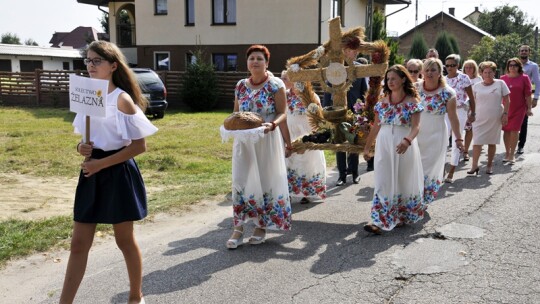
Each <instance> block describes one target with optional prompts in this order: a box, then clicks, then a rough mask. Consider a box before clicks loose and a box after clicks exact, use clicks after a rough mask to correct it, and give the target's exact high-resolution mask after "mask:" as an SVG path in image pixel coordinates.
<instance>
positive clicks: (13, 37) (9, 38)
mask: <svg viewBox="0 0 540 304" xmlns="http://www.w3.org/2000/svg"><path fill="white" fill-rule="evenodd" d="M0 43H4V44H22V43H21V39H20V38H19V36H17V34H13V33H4V34H2V41H1V42H0Z"/></svg>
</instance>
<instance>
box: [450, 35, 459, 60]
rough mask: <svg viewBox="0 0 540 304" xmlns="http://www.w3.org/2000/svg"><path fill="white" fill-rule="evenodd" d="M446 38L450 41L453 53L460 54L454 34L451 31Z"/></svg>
mask: <svg viewBox="0 0 540 304" xmlns="http://www.w3.org/2000/svg"><path fill="white" fill-rule="evenodd" d="M448 40H449V41H450V44H451V45H452V48H453V49H454V54H458V55H460V53H461V52H460V51H459V45H458V42H457V39H456V36H454V34H452V33H448ZM460 56H461V55H460Z"/></svg>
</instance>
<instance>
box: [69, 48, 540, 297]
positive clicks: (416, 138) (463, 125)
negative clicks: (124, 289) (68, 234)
mask: <svg viewBox="0 0 540 304" xmlns="http://www.w3.org/2000/svg"><path fill="white" fill-rule="evenodd" d="M358 45H359V41H342V48H343V52H344V56H346V57H347V58H348V59H350V60H349V62H353V64H354V65H357V64H360V63H357V62H356V61H354V60H355V59H356V57H357V56H358V50H357V49H358ZM529 54H530V47H529V46H527V45H523V46H520V48H519V57H515V58H510V59H508V61H507V62H506V66H505V75H503V76H502V77H500V79H496V78H495V75H496V72H497V66H496V64H495V63H493V62H491V61H485V62H481V63H480V64H479V65H477V63H476V62H475V61H473V60H467V61H465V62H464V63H463V72H462V71H461V70H460V64H461V58H460V56H459V55H457V54H451V55H449V56H447V57H446V58H445V60H444V64H443V62H442V61H441V60H440V59H439V58H438V52H437V51H436V50H435V49H430V50H429V52H428V53H427V55H426V58H425V59H423V60H420V59H409V60H408V61H407V62H406V63H405V64H404V65H401V64H397V65H394V66H391V67H389V68H388V69H387V70H386V72H385V74H384V78H383V92H382V95H381V98H380V100H379V101H378V102H377V103H376V105H375V107H374V113H375V117H374V123H373V125H372V128H371V130H370V133H369V135H368V136H367V139H366V143H365V146H364V150H363V158H364V159H365V160H366V162H367V163H368V171H371V170H374V171H375V172H374V193H373V200H372V207H371V223H369V224H367V225H365V226H364V229H365V230H366V231H368V232H370V233H374V234H381V233H383V231H390V230H392V229H394V228H395V227H400V226H403V225H406V224H412V223H416V222H418V221H420V220H421V219H422V218H423V217H424V214H425V211H426V209H427V207H428V205H429V204H430V203H432V202H433V200H435V199H436V198H437V194H438V192H439V189H440V187H441V185H442V184H443V183H444V182H446V183H453V182H454V173H455V171H456V168H457V166H458V163H459V162H460V161H462V160H463V161H469V153H468V151H469V147H470V145H471V144H472V150H473V153H472V165H471V168H470V170H469V171H468V172H467V174H469V175H478V174H479V171H480V168H479V158H480V156H481V151H482V146H483V145H488V149H487V166H486V169H485V173H486V174H493V173H494V168H493V167H494V156H495V152H496V145H497V144H499V143H500V138H501V132H502V131H504V134H503V136H502V137H503V141H504V147H505V157H504V159H503V163H505V164H507V165H512V164H514V163H515V155H516V154H523V153H524V147H525V141H526V135H527V123H528V120H527V118H528V116H531V115H532V108H534V107H536V105H537V102H538V96H539V93H540V92H539V91H538V90H535V92H534V97H531V96H532V85H531V81H532V83H534V85H535V87H539V85H540V77H539V72H538V65H537V64H536V63H534V62H532V61H530V60H529ZM246 60H247V67H248V70H249V73H250V76H249V77H248V78H246V79H242V80H240V81H239V82H238V83H237V84H236V87H235V102H234V111H235V112H245V111H249V112H255V113H258V114H260V115H261V117H262V118H263V119H264V121H265V122H264V123H263V125H262V128H263V129H264V131H263V132H264V136H262V138H261V139H260V140H258V141H256V142H246V141H237V140H235V142H234V144H233V159H232V189H233V191H232V201H233V202H232V207H233V231H232V234H231V236H230V238H229V239H228V240H227V242H226V247H227V248H229V249H236V248H238V246H240V245H242V244H243V236H244V225H245V224H246V223H247V222H249V221H253V223H254V224H255V229H254V231H253V233H252V235H251V236H250V237H249V239H248V243H249V244H252V245H258V244H262V243H264V241H265V238H266V231H267V230H285V231H287V230H290V229H291V213H292V209H291V200H292V199H293V198H294V199H298V200H299V202H300V203H303V204H306V203H310V202H312V201H314V200H324V199H325V198H326V190H327V183H326V160H325V157H324V153H323V152H322V151H306V152H305V153H302V154H299V153H296V154H293V153H292V151H293V147H292V141H294V140H295V139H297V138H299V137H302V136H304V135H307V134H309V133H311V128H310V124H309V122H308V115H307V109H306V106H305V104H304V103H303V102H302V100H301V98H300V97H299V92H298V89H297V87H296V86H295V84H294V83H292V82H291V81H289V78H288V76H287V72H286V71H283V72H282V73H281V78H278V77H275V76H274V75H273V74H272V73H271V72H270V71H268V64H269V60H270V52H269V50H268V49H267V48H266V47H265V46H263V45H252V46H251V47H249V49H248V50H247V52H246ZM126 62H127V61H126V59H125V57H124V56H123V55H122V53H121V51H120V50H119V49H118V47H116V46H115V45H114V44H112V43H109V42H103V41H98V42H93V43H91V44H90V45H89V46H88V48H87V50H86V58H85V64H86V65H87V69H88V72H89V75H90V77H91V78H95V79H102V80H108V81H109V87H108V92H107V93H108V99H107V100H108V101H107V106H111V107H109V108H111V110H113V111H112V112H111V113H109V114H108V115H107V117H104V118H91V131H92V132H91V136H90V137H89V138H84V140H83V141H82V142H80V143H78V145H77V152H78V153H79V154H80V155H81V156H83V157H84V158H85V159H84V161H83V162H82V163H81V171H80V177H79V183H78V186H77V190H76V197H75V207H74V227H73V238H72V241H71V253H70V257H69V261H68V266H67V270H66V275H65V281H64V286H63V290H62V294H61V297H60V303H72V302H73V299H74V298H75V295H76V293H77V290H78V288H79V285H80V283H81V281H82V279H83V276H84V273H85V269H86V264H87V260H88V254H89V251H90V248H91V246H92V240H93V237H94V233H95V230H96V225H97V224H98V223H108V224H112V225H113V228H114V234H115V238H116V242H117V244H118V247H119V248H120V250H121V251H122V253H123V255H124V259H125V262H126V266H127V269H128V276H129V281H130V291H129V303H144V298H143V294H142V256H141V253H140V250H139V247H138V245H137V242H136V240H135V237H134V230H133V222H134V221H137V220H141V219H143V218H144V217H146V215H147V207H146V191H145V186H144V182H143V179H142V177H141V174H140V172H139V169H138V167H137V164H136V162H135V160H134V157H135V156H137V155H139V154H141V153H143V152H145V150H146V144H145V137H147V136H150V135H152V134H154V133H155V132H156V131H157V128H156V127H154V126H153V125H152V123H150V122H149V121H148V119H147V118H146V116H145V115H144V109H145V106H146V100H145V99H144V98H143V97H142V93H141V91H140V89H139V86H138V85H137V83H136V80H135V77H134V75H133V72H132V71H131V70H130V69H129V68H128V66H127V63H126ZM366 91H367V81H366V79H364V78H360V79H357V80H356V81H354V83H353V85H352V89H351V90H350V91H349V93H348V94H347V95H348V103H347V106H348V108H350V109H351V110H352V111H354V107H353V104H354V102H356V101H357V100H358V99H360V100H364V98H365V93H366ZM324 97H325V98H324V100H323V102H322V103H321V102H320V100H319V97H318V96H317V95H315V94H314V96H313V98H312V99H313V100H315V103H316V104H317V105H318V106H326V105H331V101H332V96H331V95H330V94H326V95H325V96H324ZM321 104H322V105H321ZM73 126H74V127H75V131H76V132H78V133H81V134H84V132H83V131H84V130H85V129H86V128H87V126H88V124H86V125H85V120H84V117H83V115H79V114H78V115H77V116H76V118H75V120H74V122H73ZM449 138H451V139H452V140H451V153H450V155H451V157H450V159H449V168H448V170H447V173H446V176H445V164H446V161H447V160H446V153H447V147H448V141H449ZM373 143H375V153H374V156H373V155H372V154H371V147H372V145H373ZM336 161H337V166H338V171H339V176H338V181H337V183H336V186H341V185H343V184H345V183H346V177H347V175H348V174H350V175H352V177H353V179H352V181H353V183H355V184H357V183H359V180H360V177H359V171H358V163H359V154H357V153H348V154H347V153H345V152H338V153H336Z"/></svg>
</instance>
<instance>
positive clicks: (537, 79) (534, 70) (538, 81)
mask: <svg viewBox="0 0 540 304" xmlns="http://www.w3.org/2000/svg"><path fill="white" fill-rule="evenodd" d="M530 53H531V48H530V47H529V46H528V45H526V44H524V45H521V46H520V47H519V58H520V60H521V63H522V64H523V72H525V74H526V75H527V76H529V79H530V80H531V84H534V97H533V100H532V106H533V108H534V107H536V104H537V103H538V95H540V75H539V73H538V65H537V64H536V63H534V62H532V61H530V60H529V55H530ZM528 123H529V117H528V116H527V115H525V118H524V119H523V123H522V124H521V131H520V132H519V142H518V149H517V152H516V153H517V154H523V148H524V147H525V141H526V140H527V124H528Z"/></svg>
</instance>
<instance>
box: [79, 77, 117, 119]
mask: <svg viewBox="0 0 540 304" xmlns="http://www.w3.org/2000/svg"><path fill="white" fill-rule="evenodd" d="M108 88H109V81H108V80H102V79H92V78H88V77H82V76H77V75H75V74H70V75H69V110H70V111H71V112H75V113H79V114H84V115H86V116H94V117H105V115H106V109H107V91H108Z"/></svg>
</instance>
